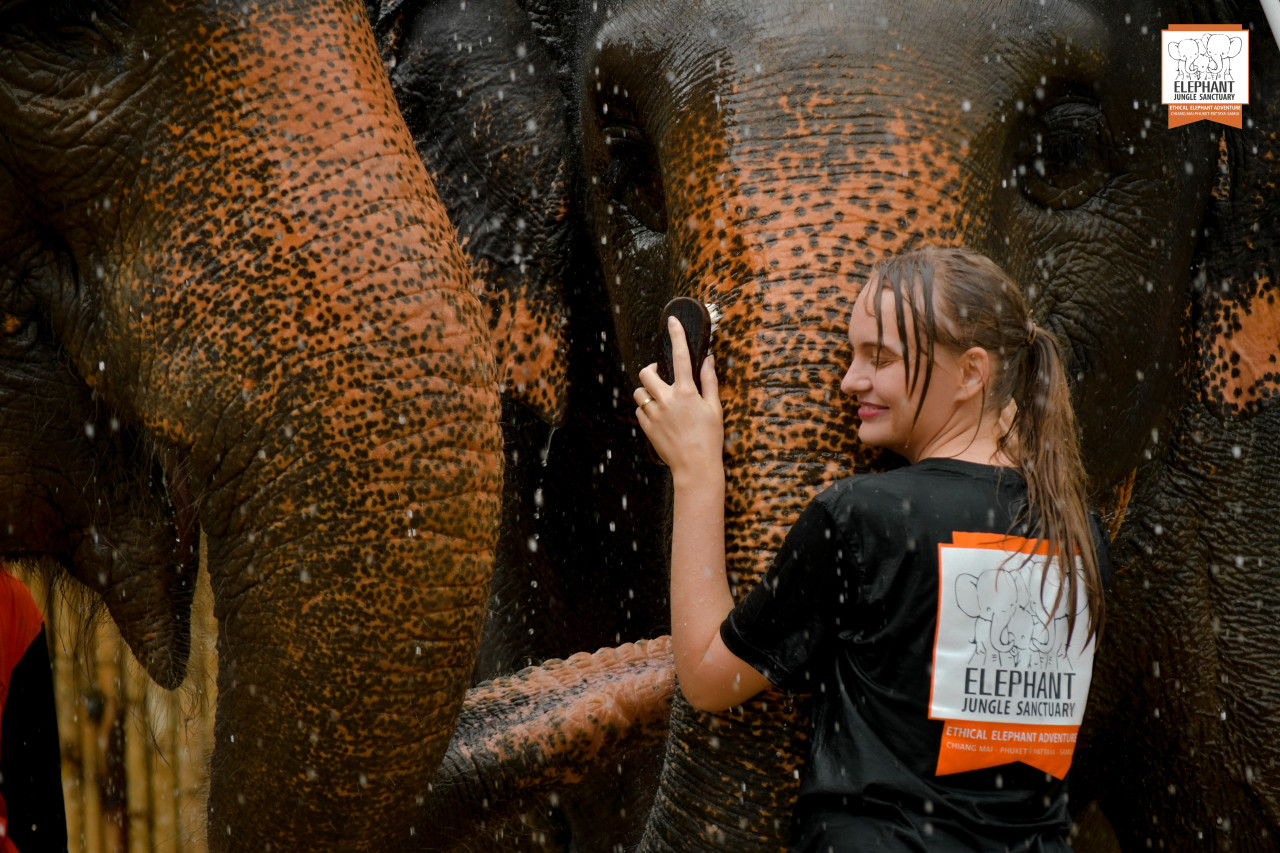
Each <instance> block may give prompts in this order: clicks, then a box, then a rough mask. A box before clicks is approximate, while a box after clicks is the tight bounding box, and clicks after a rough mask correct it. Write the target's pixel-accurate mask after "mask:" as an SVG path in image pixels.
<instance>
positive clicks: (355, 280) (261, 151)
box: [0, 0, 502, 850]
mask: <svg viewBox="0 0 1280 853" xmlns="http://www.w3.org/2000/svg"><path fill="white" fill-rule="evenodd" d="M0 316H2V317H3V340H2V341H0V385H2V386H3V391H2V392H0V402H2V403H3V414H2V415H0V426H2V428H3V436H4V442H5V452H4V453H0V459H2V460H3V461H2V462H0V466H3V467H0V490H2V491H3V500H0V507H3V508H2V509H0V514H2V516H3V525H2V526H0V549H2V550H3V552H4V554H5V556H6V557H7V558H15V557H27V558H34V559H35V560H36V561H37V562H39V563H40V566H41V570H43V571H49V572H52V571H55V570H56V571H66V572H67V573H68V574H69V575H70V576H71V577H73V578H75V579H76V580H79V581H81V582H83V583H84V584H85V585H87V586H88V587H90V588H91V589H93V590H95V591H97V592H99V593H100V594H101V596H102V598H103V599H104V601H105V603H106V607H107V610H108V611H109V612H110V613H111V615H112V616H113V617H114V619H115V621H116V622H117V623H118V624H119V626H120V628H121V631H122V633H123V635H124V637H125V638H126V639H127V641H128V643H129V645H130V647H131V648H132V649H133V650H134V652H135V653H136V655H137V657H138V659H139V660H140V662H141V663H142V664H143V665H144V666H145V667H146V669H147V671H148V672H149V673H150V674H151V675H152V676H153V677H154V678H155V680H156V681H157V682H159V683H160V684H163V685H173V684H176V683H177V682H179V681H181V679H182V676H183V671H184V668H185V661H186V649H187V644H188V635H187V630H188V624H189V611H190V603H191V589H192V587H193V582H194V579H195V571H196V568H197V566H196V560H195V559H194V556H193V555H194V554H195V553H196V548H195V547H194V546H195V541H196V533H197V529H198V531H200V532H201V533H202V534H203V536H204V538H205V541H206V543H207V548H208V561H207V565H208V571H209V572H210V577H211V583H212V588H213V591H214V598H215V612H216V615H217V619H218V624H219V628H218V637H217V645H218V654H219V670H218V679H217V688H218V705H217V718H216V729H215V739H216V745H215V746H214V747H213V753H212V757H211V765H212V768H213V771H212V774H211V781H210V790H209V805H208V809H209V813H208V834H209V840H210V846H211V848H212V849H214V850H229V849H250V848H253V849H276V850H281V849H286V850H287V849H304V848H322V849H334V848H341V849H350V850H356V849H378V850H384V849H401V848H403V847H406V846H409V845H410V844H411V836H412V835H413V832H414V823H415V821H416V820H417V817H416V815H418V814H419V813H420V810H419V809H418V808H417V806H416V805H415V803H414V800H413V798H412V797H403V796H401V792H403V791H405V790H411V791H415V792H420V793H425V792H426V791H427V789H428V787H429V785H430V783H431V780H432V779H433V778H434V774H435V772H436V768H437V766H438V765H439V764H440V762H441V760H442V758H443V756H444V755H445V752H446V748H447V746H448V743H449V738H450V734H451V732H452V729H453V722H454V719H455V718H456V717H457V715H458V713H459V710H460V707H461V704H462V701H463V696H464V691H465V688H466V686H467V680H466V676H467V675H468V674H469V673H470V670H471V665H472V663H471V662H472V661H473V660H474V658H475V656H476V653H475V648H476V645H477V642H478V636H479V630H480V621H481V619H482V617H483V609H484V602H485V599H486V596H487V591H488V576H489V572H490V570H491V566H492V554H493V549H494V542H495V538H496V530H497V518H498V515H499V513H498V506H499V500H500V495H501V464H502V462H501V428H500V402H499V393H498V389H497V381H496V374H495V372H494V371H495V367H494V357H493V351H492V347H491V345H490V342H489V337H488V333H487V329H486V328H485V325H484V321H483V316H482V313H481V309H480V305H479V303H478V301H477V300H476V297H475V295H474V293H473V292H472V278H471V272H470V268H469V266H468V263H467V261H466V259H465V258H464V256H463V255H462V253H461V250H460V248H459V246H458V245H457V240H456V232H455V231H454V230H453V229H452V226H451V225H450V223H449V222H448V220H447V218H446V215H445V213H444V210H443V208H442V206H441V204H440V202H439V199H438V196H437V195H436V193H435V191H434V189H433V188H432V185H431V184H430V181H429V179H428V177H427V175H426V173H425V171H424V169H423V166H422V163H421V161H420V160H419V159H418V157H417V156H416V154H415V152H414V150H413V147H412V141H411V138H410V136H409V134H408V132H407V130H406V128H405V126H404V123H403V120H402V118H401V116H400V113H399V110H398V108H397V106H396V104H395V101H394V100H393V97H392V93H391V90H390V87H389V85H388V81H387V77H386V75H385V73H384V72H383V71H382V68H381V65H380V62H379V59H378V56H377V52H376V46H375V43H374V40H373V35H372V32H371V30H370V28H369V24H368V21H367V17H366V15H365V13H364V11H363V9H362V7H360V6H359V5H358V4H354V3H351V2H349V0H336V2H324V3H308V2H290V0H249V2H245V3H236V4H220V3H217V2H207V0H172V2H141V3H135V4H119V5H107V4H93V3H76V2H72V3H66V4H46V3H26V2H14V3H5V4H4V5H3V6H0ZM55 567H56V568H55ZM373 720H380V721H382V724H381V725H379V726H376V727H375V726H373V725H370V721H373Z"/></svg>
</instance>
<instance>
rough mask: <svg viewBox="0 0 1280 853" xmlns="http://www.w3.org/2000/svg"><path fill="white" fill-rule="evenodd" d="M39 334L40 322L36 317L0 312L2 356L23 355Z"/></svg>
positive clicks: (0, 352)
mask: <svg viewBox="0 0 1280 853" xmlns="http://www.w3.org/2000/svg"><path fill="white" fill-rule="evenodd" d="M39 334H40V324H39V323H38V322H37V321H36V319H35V318H34V317H23V316H20V315H18V314H10V313H9V312H7V311H4V312H0V357H3V356H16V355H21V354H22V353H23V352H25V351H26V350H27V349H29V348H30V347H31V345H32V344H34V343H35V342H36V338H37V337H38V336H39Z"/></svg>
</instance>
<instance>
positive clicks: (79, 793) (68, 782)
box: [45, 594, 85, 851]
mask: <svg viewBox="0 0 1280 853" xmlns="http://www.w3.org/2000/svg"><path fill="white" fill-rule="evenodd" d="M48 600H49V609H48V610H46V611H45V612H46V613H47V614H50V616H51V620H50V622H51V626H50V627H51V630H50V631H49V638H50V641H51V644H52V646H53V649H52V653H51V654H52V660H53V692H54V701H55V703H56V704H57V707H58V739H59V741H60V742H61V752H62V799H63V803H64V805H65V807H66V811H67V839H68V842H69V844H70V847H71V849H72V850H73V851H80V850H83V849H84V836H85V826H84V806H83V802H84V776H83V769H84V768H83V762H82V760H81V756H80V714H81V712H82V709H81V705H80V702H79V701H78V699H79V695H80V692H79V690H78V689H77V687H76V667H75V664H74V663H73V659H72V650H73V649H74V648H76V633H75V632H76V630H77V628H76V626H77V624H78V623H77V622H76V620H75V615H74V614H73V613H72V609H71V604H70V603H69V602H68V601H67V599H66V596H64V595H60V594H53V595H50V596H49V599H48Z"/></svg>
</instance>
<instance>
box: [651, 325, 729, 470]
mask: <svg viewBox="0 0 1280 853" xmlns="http://www.w3.org/2000/svg"><path fill="white" fill-rule="evenodd" d="M667 331H668V333H669V334H670V335H671V364H672V373H673V374H674V383H673V384H671V385H668V384H667V383H665V382H663V381H662V379H661V378H660V377H659V376H658V366H657V365H656V364H650V365H649V366H648V367H646V368H644V370H641V371H640V382H641V386H642V387H640V388H637V389H636V391H635V401H636V405H637V406H638V407H639V408H637V409H636V418H637V420H639V421H640V428H641V429H643V430H644V434H645V435H647V436H648V437H649V441H650V442H651V443H652V444H653V447H654V449H655V450H657V451H658V455H659V456H661V457H662V461H663V462H666V463H667V466H668V467H669V468H670V469H671V477H672V480H673V482H674V484H675V485H676V487H677V488H678V487H680V486H681V485H682V484H692V483H697V482H699V481H700V480H701V479H702V478H707V477H723V476H724V463H723V456H724V423H723V420H722V414H721V410H720V386H719V383H718V382H717V381H716V370H715V364H714V362H713V359H712V358H711V356H710V355H708V356H707V358H706V360H704V361H703V362H702V364H701V365H700V367H701V377H700V378H701V381H702V393H701V394H699V393H698V388H697V386H696V385H694V383H693V367H692V365H690V363H689V346H688V344H687V343H686V341H685V336H684V327H683V326H681V325H680V321H679V320H677V319H676V318H675V317H670V318H668V320H667Z"/></svg>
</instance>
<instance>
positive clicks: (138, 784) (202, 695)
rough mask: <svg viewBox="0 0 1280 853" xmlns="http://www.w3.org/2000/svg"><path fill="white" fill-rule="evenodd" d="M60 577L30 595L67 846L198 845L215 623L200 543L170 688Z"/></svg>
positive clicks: (157, 849)
mask: <svg viewBox="0 0 1280 853" xmlns="http://www.w3.org/2000/svg"><path fill="white" fill-rule="evenodd" d="M25 576H26V577H33V576H34V575H33V573H31V572H27V573H26V575H25ZM67 584H68V585H67V587H65V588H64V587H61V586H56V587H54V589H53V590H52V591H50V590H49V589H47V588H44V585H43V584H41V585H40V586H41V589H40V595H39V596H38V597H37V603H40V604H41V606H42V609H43V611H44V613H45V614H46V616H45V621H46V626H47V628H48V638H49V644H50V658H51V660H52V664H53V675H54V693H55V701H56V703H57V706H58V734H59V739H60V741H61V750H62V786H63V797H64V801H65V803H66V811H67V836H68V842H69V849H70V853H207V851H208V845H207V841H206V838H205V821H206V817H205V803H206V799H207V794H208V772H207V767H208V758H209V755H210V753H211V750H212V743H213V718H214V708H215V706H216V704H217V701H216V690H217V688H216V680H215V679H216V674H217V654H216V650H215V643H216V637H217V624H216V621H215V619H214V617H213V604H212V600H213V595H212V592H211V590H210V585H209V580H208V573H207V571H206V570H205V562H204V555H203V548H202V555H201V572H200V578H199V582H198V584H197V591H196V600H195V605H194V612H193V614H192V648H191V662H190V665H189V673H188V676H187V681H186V683H185V684H184V685H183V687H182V688H180V689H179V690H178V691H174V692H169V691H166V690H163V689H161V688H159V687H157V686H156V685H155V684H153V683H152V682H151V681H150V679H149V678H148V677H147V676H146V674H145V672H144V671H143V670H142V668H141V667H140V666H139V665H138V664H137V663H136V662H135V661H134V660H133V657H132V655H131V654H130V653H129V651H128V648H127V647H126V646H125V644H124V641H123V640H122V639H121V638H120V635H119V632H118V631H117V629H116V627H115V625H114V623H112V622H111V620H110V619H108V618H106V617H105V615H102V616H99V617H97V618H96V619H90V618H89V617H88V616H87V615H86V614H87V611H88V609H89V608H88V603H87V602H88V599H87V598H85V597H84V596H85V595H87V594H86V593H83V591H82V590H80V589H79V588H78V587H77V586H76V585H75V584H74V583H73V582H70V581H67ZM32 586H36V584H32ZM33 592H34V590H33Z"/></svg>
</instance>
